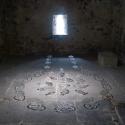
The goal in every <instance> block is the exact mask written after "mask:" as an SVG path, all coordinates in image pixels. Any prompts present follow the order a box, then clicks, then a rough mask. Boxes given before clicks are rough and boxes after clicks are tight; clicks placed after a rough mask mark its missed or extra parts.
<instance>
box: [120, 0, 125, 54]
mask: <svg viewBox="0 0 125 125" xmlns="http://www.w3.org/2000/svg"><path fill="white" fill-rule="evenodd" d="M121 24H122V26H123V30H122V37H121V48H122V49H121V50H122V53H123V54H124V55H125V1H124V3H123V6H122V23H121Z"/></svg>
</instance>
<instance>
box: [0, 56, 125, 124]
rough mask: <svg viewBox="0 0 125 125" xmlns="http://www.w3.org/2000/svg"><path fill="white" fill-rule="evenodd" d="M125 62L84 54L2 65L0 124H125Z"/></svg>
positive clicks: (7, 62) (0, 71)
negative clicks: (107, 62)
mask: <svg viewBox="0 0 125 125" xmlns="http://www.w3.org/2000/svg"><path fill="white" fill-rule="evenodd" d="M124 76H125V66H120V67H118V68H115V69H111V68H104V67H101V66H99V65H98V64H97V62H95V61H89V60H85V59H83V58H74V57H73V56H69V57H67V58H53V57H52V56H51V55H49V56H48V57H46V58H39V59H32V60H28V59H27V60H26V61H25V60H18V61H17V60H14V61H10V62H9V61H5V62H4V63H1V65H0V125H124V122H125V84H124V81H125V77H124Z"/></svg>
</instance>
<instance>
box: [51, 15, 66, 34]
mask: <svg viewBox="0 0 125 125" xmlns="http://www.w3.org/2000/svg"><path fill="white" fill-rule="evenodd" d="M53 35H68V32H67V15H54V16H53Z"/></svg>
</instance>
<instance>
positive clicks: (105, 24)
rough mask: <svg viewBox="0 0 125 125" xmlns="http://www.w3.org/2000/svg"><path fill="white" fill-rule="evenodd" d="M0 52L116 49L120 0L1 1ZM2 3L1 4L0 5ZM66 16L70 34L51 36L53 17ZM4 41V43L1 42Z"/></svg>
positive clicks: (21, 52) (28, 52) (119, 34)
mask: <svg viewBox="0 0 125 125" xmlns="http://www.w3.org/2000/svg"><path fill="white" fill-rule="evenodd" d="M1 2H3V3H2V4H3V8H1V10H0V15H1V23H2V25H1V26H2V28H1V29H0V31H1V35H0V43H2V45H1V44H0V46H1V49H0V50H1V53H5V54H10V55H30V54H45V53H46V54H49V53H53V54H54V53H60V54H71V53H72V54H82V53H84V52H87V51H92V50H104V49H106V50H112V49H116V50H117V49H119V48H117V47H116V44H118V45H117V46H120V44H119V40H120V39H121V33H122V28H121V25H120V22H121V6H122V0H1ZM2 4H1V6H2ZM60 13H65V14H67V15H68V30H69V35H68V36H65V37H64V38H62V39H55V38H53V37H52V16H53V15H54V14H60ZM3 41H4V42H3Z"/></svg>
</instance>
